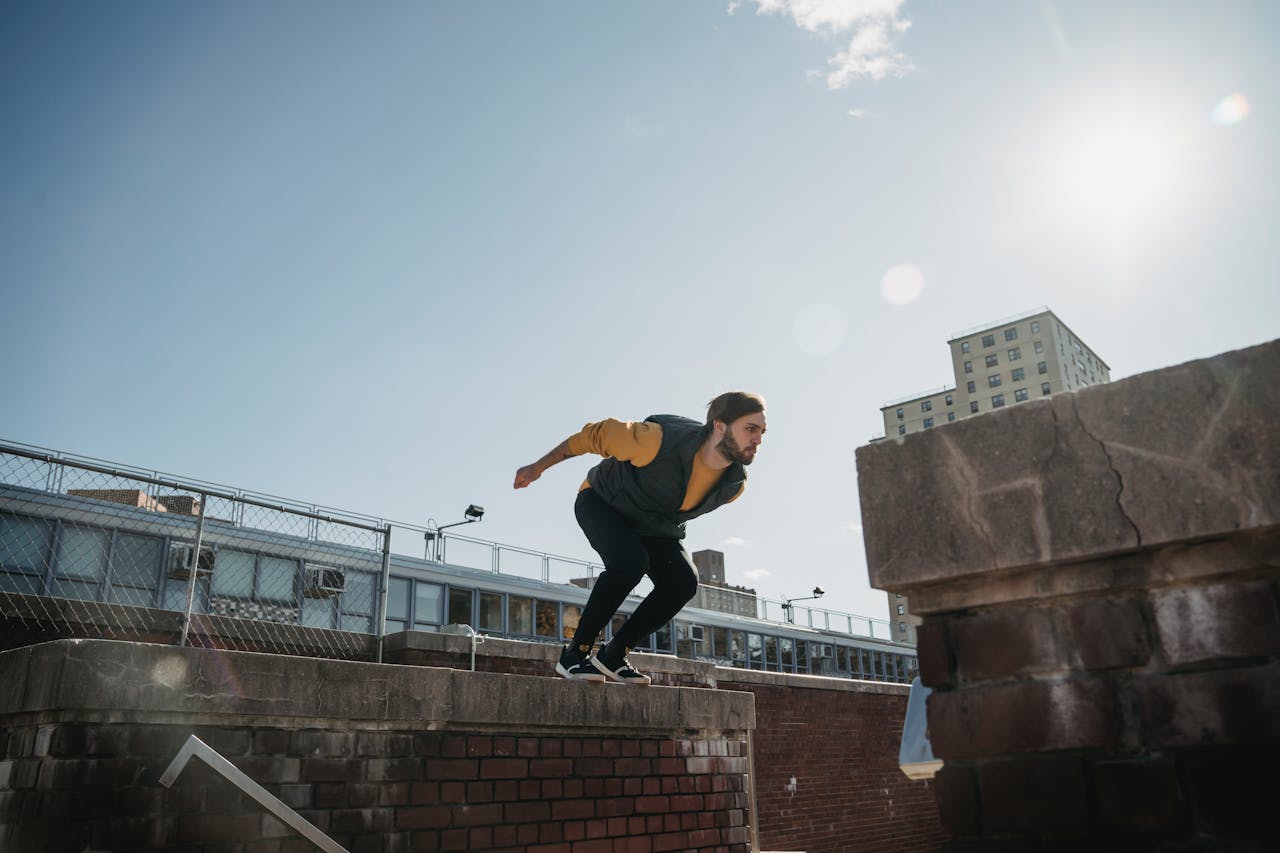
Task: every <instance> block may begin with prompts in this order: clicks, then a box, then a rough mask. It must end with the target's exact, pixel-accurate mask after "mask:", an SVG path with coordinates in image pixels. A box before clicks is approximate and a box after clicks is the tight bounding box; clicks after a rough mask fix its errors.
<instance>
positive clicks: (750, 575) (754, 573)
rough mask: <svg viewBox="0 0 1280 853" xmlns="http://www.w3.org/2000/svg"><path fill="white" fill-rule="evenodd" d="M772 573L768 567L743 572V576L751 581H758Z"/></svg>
mask: <svg viewBox="0 0 1280 853" xmlns="http://www.w3.org/2000/svg"><path fill="white" fill-rule="evenodd" d="M771 574H773V572H771V571H769V570H768V569H752V570H751V571H749V572H743V573H742V576H743V577H744V578H746V579H747V580H749V581H758V580H760V578H767V577H769V576H770V575H771Z"/></svg>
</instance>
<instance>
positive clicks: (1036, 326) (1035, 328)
mask: <svg viewBox="0 0 1280 853" xmlns="http://www.w3.org/2000/svg"><path fill="white" fill-rule="evenodd" d="M1031 334H1033V335H1038V334H1040V321H1039V320H1032V321H1031Z"/></svg>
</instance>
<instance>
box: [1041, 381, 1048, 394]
mask: <svg viewBox="0 0 1280 853" xmlns="http://www.w3.org/2000/svg"><path fill="white" fill-rule="evenodd" d="M1040 393H1041V394H1042V395H1045V394H1048V393H1049V383H1048V382H1041V383H1040Z"/></svg>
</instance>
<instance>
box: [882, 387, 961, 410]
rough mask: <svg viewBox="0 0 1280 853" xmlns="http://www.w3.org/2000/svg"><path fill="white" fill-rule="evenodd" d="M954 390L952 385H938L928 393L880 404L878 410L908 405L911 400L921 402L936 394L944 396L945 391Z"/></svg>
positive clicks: (897, 398)
mask: <svg viewBox="0 0 1280 853" xmlns="http://www.w3.org/2000/svg"><path fill="white" fill-rule="evenodd" d="M954 390H956V386H954V385H940V386H938V387H937V388H930V389H929V390H928V391H921V392H920V393H918V394H912V395H910V396H908V397H895V398H894V399H892V400H890V401H888V402H887V403H882V404H881V406H880V408H881V409H887V408H889V407H890V406H896V405H898V404H899V403H910V402H911V401H912V400H923V399H924V398H925V397H933V396H935V395H937V394H945V393H946V392H947V391H954Z"/></svg>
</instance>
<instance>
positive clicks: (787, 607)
mask: <svg viewBox="0 0 1280 853" xmlns="http://www.w3.org/2000/svg"><path fill="white" fill-rule="evenodd" d="M826 594H827V591H826V590H825V589H823V588H822V587H820V586H815V587H814V588H813V595H804V596H801V597H799V598H788V599H787V600H786V601H784V602H782V610H783V612H785V613H786V614H787V621H788V622H795V621H796V619H795V613H794V612H793V608H792V605H791V602H793V601H808V600H809V599H811V598H822V596H824V595H826Z"/></svg>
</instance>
